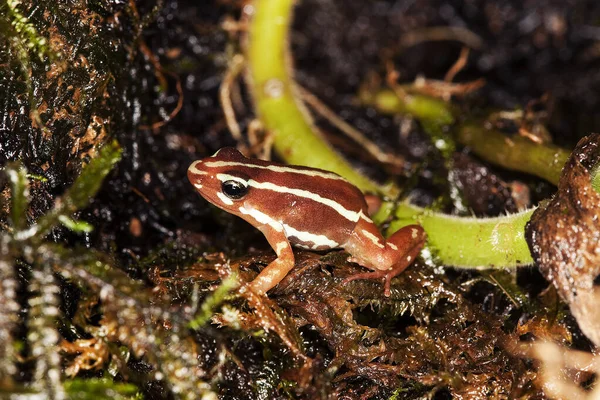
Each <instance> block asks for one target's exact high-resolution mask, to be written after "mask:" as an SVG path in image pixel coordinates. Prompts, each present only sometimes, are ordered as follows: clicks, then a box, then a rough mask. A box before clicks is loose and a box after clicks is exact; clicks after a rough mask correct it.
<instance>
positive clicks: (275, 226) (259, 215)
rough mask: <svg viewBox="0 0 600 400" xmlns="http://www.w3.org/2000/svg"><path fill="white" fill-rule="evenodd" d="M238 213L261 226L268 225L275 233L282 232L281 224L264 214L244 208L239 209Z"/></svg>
mask: <svg viewBox="0 0 600 400" xmlns="http://www.w3.org/2000/svg"><path fill="white" fill-rule="evenodd" d="M239 210H240V212H241V213H242V214H244V215H249V216H251V217H252V218H254V219H255V220H257V221H258V222H260V223H261V224H264V225H268V226H270V227H271V228H273V229H275V230H276V231H277V232H283V226H282V225H281V223H279V222H277V221H275V220H274V219H273V218H271V217H269V216H268V215H267V214H264V213H262V212H260V211H258V210H256V209H254V208H250V209H248V208H246V207H244V206H241V207H240V208H239Z"/></svg>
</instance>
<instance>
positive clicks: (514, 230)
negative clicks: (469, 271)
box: [388, 203, 534, 268]
mask: <svg viewBox="0 0 600 400" xmlns="http://www.w3.org/2000/svg"><path fill="white" fill-rule="evenodd" d="M533 211H534V209H529V210H526V211H523V212H520V213H516V214H510V215H506V216H502V217H495V218H466V217H455V216H452V215H446V214H440V213H435V212H431V211H428V210H426V209H424V208H421V207H417V206H414V205H411V204H408V203H402V204H401V205H400V206H399V207H398V208H397V209H396V211H395V213H394V220H393V222H392V223H391V224H390V227H389V230H388V232H395V231H397V230H398V229H400V228H401V227H403V226H405V225H409V224H414V223H418V224H420V225H421V226H423V228H424V229H425V231H426V232H427V246H428V248H429V250H430V251H431V253H432V255H433V257H434V258H435V259H436V261H439V262H441V263H442V264H445V265H452V266H455V267H461V268H478V267H480V268H494V267H498V268H502V267H517V266H520V265H527V264H531V263H533V259H532V258H531V254H530V253H529V248H528V247H527V242H525V237H524V234H525V224H526V223H527V221H529V219H530V218H531V214H532V213H533Z"/></svg>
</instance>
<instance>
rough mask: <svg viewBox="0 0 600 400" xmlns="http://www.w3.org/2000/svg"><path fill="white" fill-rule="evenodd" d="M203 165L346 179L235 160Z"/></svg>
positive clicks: (330, 173)
mask: <svg viewBox="0 0 600 400" xmlns="http://www.w3.org/2000/svg"><path fill="white" fill-rule="evenodd" d="M192 165H194V164H192ZM204 165H205V166H207V167H215V168H219V167H247V168H256V169H268V170H269V171H273V172H281V173H286V172H291V173H294V174H300V175H307V176H318V177H320V178H325V179H335V180H339V181H346V179H344V178H342V177H341V176H339V175H336V174H334V173H332V172H322V171H315V170H305V169H298V168H293V167H282V166H279V165H256V164H250V163H243V162H236V161H205V162H204ZM190 168H191V167H190Z"/></svg>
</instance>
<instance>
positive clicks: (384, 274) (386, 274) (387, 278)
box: [342, 268, 404, 297]
mask: <svg viewBox="0 0 600 400" xmlns="http://www.w3.org/2000/svg"><path fill="white" fill-rule="evenodd" d="M403 270H404V268H402V270H400V271H397V270H395V269H388V270H385V271H371V272H363V273H360V274H354V275H350V276H349V277H347V278H346V279H344V281H343V282H342V285H345V284H346V283H348V282H352V281H355V280H357V279H377V280H379V279H382V278H383V279H384V291H383V294H384V295H385V297H390V287H391V282H392V278H393V277H395V276H396V275H398V274H399V273H400V272H402V271H403Z"/></svg>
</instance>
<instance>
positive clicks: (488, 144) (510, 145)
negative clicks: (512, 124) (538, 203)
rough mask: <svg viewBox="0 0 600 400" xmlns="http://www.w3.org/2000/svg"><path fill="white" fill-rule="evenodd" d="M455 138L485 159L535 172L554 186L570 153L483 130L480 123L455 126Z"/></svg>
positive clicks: (530, 172)
mask: <svg viewBox="0 0 600 400" xmlns="http://www.w3.org/2000/svg"><path fill="white" fill-rule="evenodd" d="M456 137H457V140H458V141H459V142H460V143H462V144H463V145H465V146H468V147H470V148H471V149H472V150H473V152H474V153H475V154H477V155H478V156H480V157H481V158H483V159H485V160H487V161H489V162H492V163H494V164H497V165H500V166H502V167H504V168H506V169H510V170H513V171H520V172H526V173H529V174H532V175H535V176H537V177H540V178H542V179H545V180H547V181H548V182H551V183H553V184H555V185H556V184H558V179H559V178H560V172H561V170H562V167H563V165H565V162H566V161H567V158H569V154H570V152H569V151H567V150H565V149H562V148H560V147H558V146H554V145H552V144H538V143H534V142H532V141H531V140H529V139H527V138H525V137H522V136H516V135H515V136H512V137H510V138H508V137H507V136H505V135H503V134H502V133H500V132H498V131H496V130H493V129H485V128H484V127H483V124H481V123H480V124H477V123H469V124H464V125H462V126H460V127H458V129H457V132H456Z"/></svg>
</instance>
